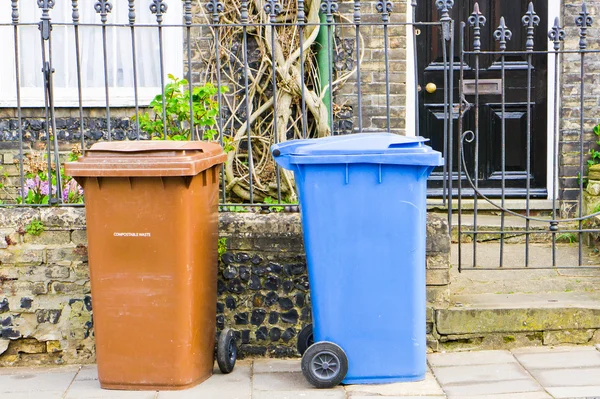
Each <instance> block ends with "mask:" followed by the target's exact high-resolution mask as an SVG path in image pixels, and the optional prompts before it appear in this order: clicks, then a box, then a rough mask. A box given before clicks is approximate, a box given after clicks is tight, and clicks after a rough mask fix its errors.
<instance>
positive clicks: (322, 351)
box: [302, 342, 348, 388]
mask: <svg viewBox="0 0 600 399" xmlns="http://www.w3.org/2000/svg"><path fill="white" fill-rule="evenodd" d="M347 372H348V358H347V357H346V353H345V352H344V350H343V349H342V348H340V347H339V346H337V345H336V344H334V343H333V342H317V343H316V344H312V345H311V346H310V347H309V348H308V349H307V350H306V352H304V355H303V356H302V374H304V377H305V378H306V379H307V380H308V382H310V383H311V384H312V385H313V386H315V387H316V388H333V387H335V386H336V385H338V384H339V383H340V382H342V380H343V379H344V378H345V377H346V373H347Z"/></svg>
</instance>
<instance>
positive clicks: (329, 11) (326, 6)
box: [321, 0, 339, 24]
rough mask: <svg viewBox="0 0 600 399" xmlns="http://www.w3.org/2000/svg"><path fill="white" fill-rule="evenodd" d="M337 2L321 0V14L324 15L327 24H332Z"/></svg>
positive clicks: (334, 0) (335, 0)
mask: <svg viewBox="0 0 600 399" xmlns="http://www.w3.org/2000/svg"><path fill="white" fill-rule="evenodd" d="M338 7H339V6H338V3H337V0H322V1H321V12H322V13H323V14H325V18H326V20H327V23H328V24H330V23H332V22H333V14H334V13H336V12H337V11H338Z"/></svg>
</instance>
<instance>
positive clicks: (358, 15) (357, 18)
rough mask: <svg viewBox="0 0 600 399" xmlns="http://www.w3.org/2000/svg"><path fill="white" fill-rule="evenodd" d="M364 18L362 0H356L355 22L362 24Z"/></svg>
mask: <svg viewBox="0 0 600 399" xmlns="http://www.w3.org/2000/svg"><path fill="white" fill-rule="evenodd" d="M361 19H362V14H361V6H360V0H354V23H355V24H360V21H361Z"/></svg>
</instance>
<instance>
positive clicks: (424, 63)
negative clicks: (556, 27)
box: [416, 0, 548, 197]
mask: <svg viewBox="0 0 600 399" xmlns="http://www.w3.org/2000/svg"><path fill="white" fill-rule="evenodd" d="M529 2H530V1H529V0H527V1H525V0H515V1H506V0H479V1H478V4H479V9H480V12H481V15H482V16H484V17H485V18H486V23H485V25H484V26H482V27H481V50H482V51H486V50H487V51H498V50H499V42H497V41H496V40H495V39H494V37H493V32H494V31H495V30H496V29H497V28H498V25H499V24H500V18H501V17H504V18H505V20H506V26H507V27H508V28H509V29H510V30H511V31H512V40H510V41H508V43H507V51H522V52H523V53H520V54H517V55H506V57H505V80H504V84H505V92H506V96H505V112H504V119H505V123H506V129H505V131H506V133H505V134H506V136H505V140H506V151H505V157H506V158H505V159H506V161H505V162H506V169H505V174H504V176H505V185H506V191H505V195H506V196H507V197H523V196H525V192H526V191H525V188H526V182H527V179H528V178H529V182H530V188H531V189H530V195H531V196H532V197H545V196H546V195H547V191H546V162H547V159H546V158H547V156H546V144H547V143H546V141H547V124H546V120H547V99H546V97H547V89H546V87H547V86H546V84H547V83H546V82H547V63H548V61H547V56H546V55H545V54H542V55H533V56H532V73H531V76H532V78H531V87H530V90H531V91H530V93H531V94H530V96H531V114H530V121H531V122H530V124H529V126H530V130H529V135H530V145H529V149H530V151H529V156H530V159H529V162H530V167H529V173H527V170H528V169H527V148H528V145H527V137H528V123H527V121H528V117H527V92H528V90H527V86H528V82H527V80H528V79H527V74H528V56H527V55H526V54H525V53H524V50H525V42H526V39H527V30H526V27H524V26H523V23H522V21H521V18H522V16H523V15H525V13H526V12H527V9H528V5H529ZM418 4H419V5H418V6H417V19H416V20H417V21H436V20H438V19H439V15H438V10H437V8H436V6H435V0H423V1H419V2H418ZM533 4H534V8H535V12H536V13H537V15H538V16H539V17H540V23H539V25H538V26H536V27H535V36H534V50H546V49H547V46H548V38H547V32H548V27H547V7H548V1H547V0H545V1H535V0H534V1H533ZM474 5H475V1H473V0H457V1H455V4H454V7H453V8H452V10H451V12H450V16H451V17H452V19H453V20H454V21H455V31H454V36H455V57H454V62H453V67H454V79H453V80H454V90H453V93H452V95H453V102H454V104H455V106H456V105H457V104H458V102H459V101H458V100H459V98H458V92H459V84H460V83H459V70H460V54H461V52H460V22H461V21H465V22H466V23H467V27H466V30H465V39H464V42H465V50H466V51H472V50H473V40H474V36H473V28H472V27H470V25H469V23H468V18H469V16H470V15H471V14H472V13H473V8H474ZM439 30H440V29H439V27H437V26H434V27H425V26H424V27H422V28H421V29H420V34H419V35H418V36H417V62H418V65H417V71H418V79H419V82H418V83H419V86H420V88H421V89H420V90H419V92H418V96H419V132H420V134H421V135H422V136H425V137H428V138H430V139H431V144H432V146H433V147H434V148H435V149H437V150H439V151H441V150H442V149H443V143H444V129H443V127H444V106H443V104H444V68H443V52H442V51H443V46H442V43H441V35H440V32H439ZM478 57H479V88H480V92H485V93H489V94H480V95H479V112H478V114H479V122H478V126H479V144H478V153H479V159H478V164H479V165H478V168H477V171H476V172H475V170H474V168H475V149H476V146H475V142H473V143H466V144H465V147H464V148H465V157H466V161H467V168H468V171H469V174H470V175H471V176H472V177H473V178H474V177H475V176H474V174H475V173H476V174H477V177H478V179H479V181H478V183H479V187H480V189H481V191H483V192H484V193H485V194H486V195H488V196H500V195H501V185H502V148H501V137H502V123H501V121H502V106H501V104H502V96H501V94H500V92H499V91H494V90H493V89H494V87H496V88H497V87H498V84H499V80H500V79H501V59H500V55H498V54H493V55H490V54H482V55H479V56H478ZM463 68H464V81H463V84H464V85H465V86H464V87H465V88H467V89H471V90H472V89H473V88H474V80H475V77H476V56H475V55H472V54H470V55H469V54H467V55H465V57H464V66H463ZM428 83H433V84H435V85H436V86H437V89H436V90H435V91H434V92H433V93H429V92H427V91H426V90H425V87H426V86H427V84H428ZM484 86H485V87H484ZM430 87H432V86H430ZM465 98H466V100H467V101H468V102H469V103H471V104H472V105H473V107H472V108H471V109H470V110H468V111H467V112H466V113H465V115H464V118H463V124H464V126H463V131H468V130H471V131H475V130H476V126H475V122H476V118H475V107H474V104H475V96H474V95H473V94H467V95H466V96H465ZM452 120H453V146H452V147H453V148H452V151H453V166H452V173H453V180H454V184H453V186H454V190H456V187H457V184H458V183H457V182H458V173H457V172H458V162H459V159H458V145H459V139H458V138H459V137H460V132H458V113H457V109H456V107H455V112H454V113H453V118H452ZM442 180H443V174H442V169H441V168H438V169H437V170H436V171H435V172H434V174H433V175H432V178H431V180H430V185H429V191H430V192H429V194H430V195H433V196H436V195H441V193H442ZM462 181H463V182H464V181H465V178H464V175H463V178H462ZM463 187H467V185H466V183H463Z"/></svg>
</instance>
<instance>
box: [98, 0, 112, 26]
mask: <svg viewBox="0 0 600 399" xmlns="http://www.w3.org/2000/svg"><path fill="white" fill-rule="evenodd" d="M94 10H96V13H98V14H100V21H102V23H103V24H105V23H106V21H108V14H110V12H111V11H112V3H111V2H110V1H109V0H98V1H97V2H96V4H95V5H94Z"/></svg>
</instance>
